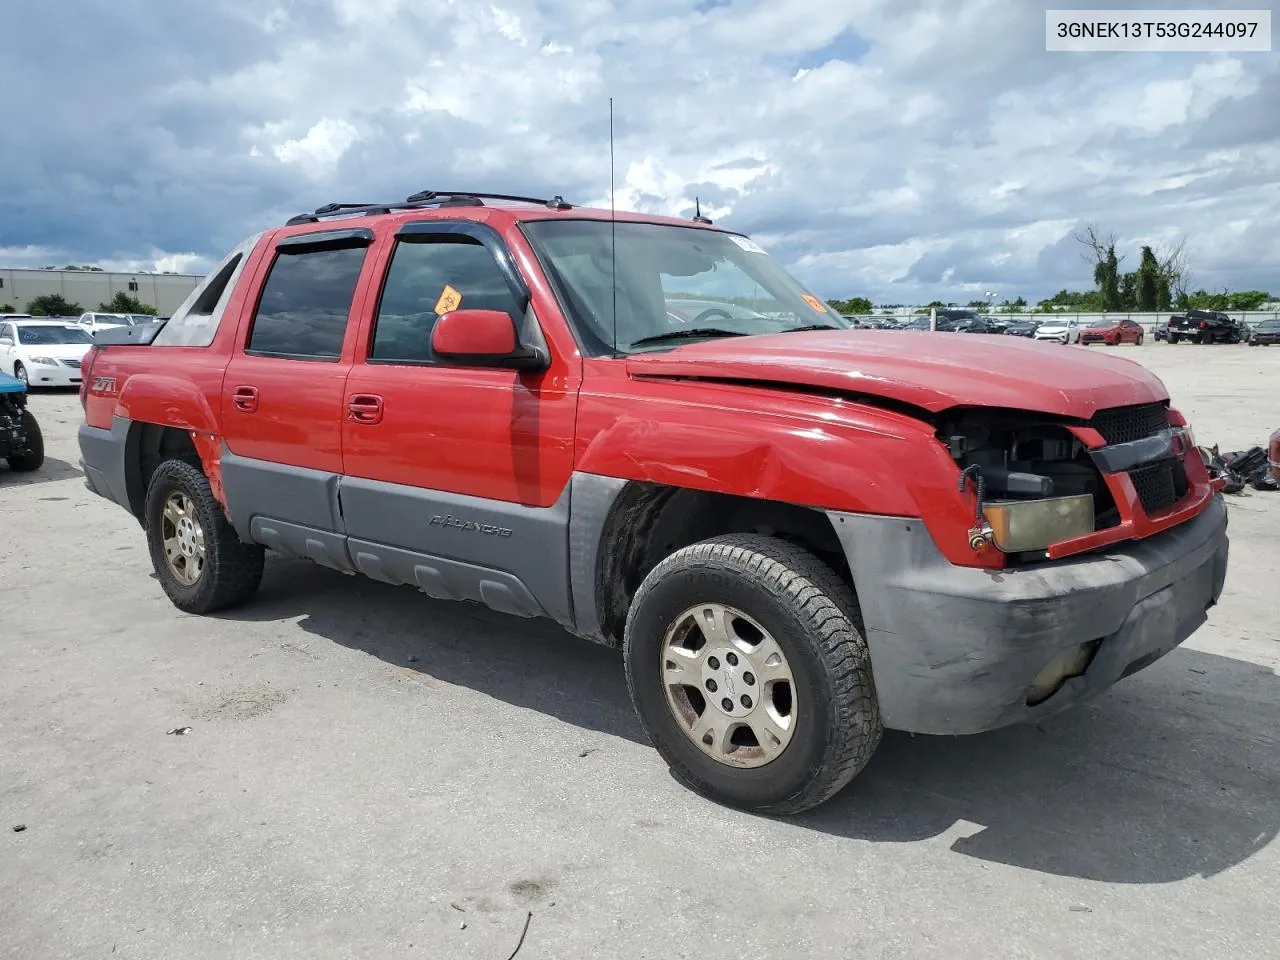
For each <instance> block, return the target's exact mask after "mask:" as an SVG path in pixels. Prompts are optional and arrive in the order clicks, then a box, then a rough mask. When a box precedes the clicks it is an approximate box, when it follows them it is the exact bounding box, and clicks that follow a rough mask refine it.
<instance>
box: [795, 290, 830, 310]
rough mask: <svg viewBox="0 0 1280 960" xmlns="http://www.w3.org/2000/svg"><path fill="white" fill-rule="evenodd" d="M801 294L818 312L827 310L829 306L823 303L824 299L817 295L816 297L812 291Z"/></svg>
mask: <svg viewBox="0 0 1280 960" xmlns="http://www.w3.org/2000/svg"><path fill="white" fill-rule="evenodd" d="M800 296H802V297H804V302H805V303H807V304H808V305H809V306H811V307H813V309H814V310H816V311H818V313H826V312H827V308H826V307H825V306H824V305H823V303H822V301H821V300H819V299H818V298H817V297H815V296H814V295H813V294H812V293H802V294H800Z"/></svg>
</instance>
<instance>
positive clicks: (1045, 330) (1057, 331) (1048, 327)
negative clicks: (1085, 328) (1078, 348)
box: [1035, 320, 1080, 343]
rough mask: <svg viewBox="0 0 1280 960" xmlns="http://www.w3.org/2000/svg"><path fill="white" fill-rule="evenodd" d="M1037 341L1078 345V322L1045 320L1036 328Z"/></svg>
mask: <svg viewBox="0 0 1280 960" xmlns="http://www.w3.org/2000/svg"><path fill="white" fill-rule="evenodd" d="M1035 338H1036V339H1037V340H1053V341H1055V342H1057V343H1079V342H1080V321H1079V320H1046V321H1045V322H1044V323H1042V324H1040V326H1038V327H1036V332H1035Z"/></svg>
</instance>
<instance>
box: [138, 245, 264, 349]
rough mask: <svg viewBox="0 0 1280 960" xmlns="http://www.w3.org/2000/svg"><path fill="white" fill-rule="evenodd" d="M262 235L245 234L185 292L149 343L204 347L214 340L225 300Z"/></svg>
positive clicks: (225, 307)
mask: <svg viewBox="0 0 1280 960" xmlns="http://www.w3.org/2000/svg"><path fill="white" fill-rule="evenodd" d="M261 236H262V234H261V233H256V234H254V235H253V236H251V237H247V238H246V239H245V240H243V241H241V243H240V244H239V246H237V247H236V248H235V249H233V250H231V251H230V252H229V253H228V254H227V255H226V256H225V257H223V258H222V262H221V263H219V264H218V265H217V266H216V267H214V269H213V270H212V271H210V272H209V275H208V276H206V277H205V279H204V280H203V281H202V282H201V283H199V284H198V285H197V286H196V288H195V289H194V290H192V291H191V292H190V293H189V294H188V295H187V298H186V299H185V300H184V301H183V302H182V304H181V306H179V307H178V309H177V310H175V311H174V312H173V316H172V317H171V318H170V319H169V320H168V321H167V322H166V323H165V325H164V329H162V330H161V331H160V332H159V333H158V334H156V338H155V340H153V341H152V343H153V344H155V345H166V344H167V345H169V346H181V347H207V346H209V344H211V343H213V338H214V335H215V334H217V332H218V325H219V324H220V323H221V322H222V317H223V314H224V313H225V312H226V309H227V302H228V301H229V300H230V299H231V294H232V293H233V292H234V290H235V288H236V283H237V282H238V281H239V279H240V274H241V273H243V272H244V267H245V263H246V262H247V261H248V259H249V254H250V253H251V252H252V251H253V248H254V246H255V245H256V244H257V242H258V238H259V237H261Z"/></svg>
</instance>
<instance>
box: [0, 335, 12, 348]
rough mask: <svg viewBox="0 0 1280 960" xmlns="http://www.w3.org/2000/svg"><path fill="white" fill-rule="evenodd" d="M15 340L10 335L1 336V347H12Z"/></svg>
mask: <svg viewBox="0 0 1280 960" xmlns="http://www.w3.org/2000/svg"><path fill="white" fill-rule="evenodd" d="M12 346H13V341H12V340H10V339H9V338H8V337H0V347H12Z"/></svg>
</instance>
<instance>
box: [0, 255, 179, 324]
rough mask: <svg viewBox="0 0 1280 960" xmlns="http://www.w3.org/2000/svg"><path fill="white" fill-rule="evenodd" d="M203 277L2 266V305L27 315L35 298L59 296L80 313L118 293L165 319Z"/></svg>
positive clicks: (0, 282)
mask: <svg viewBox="0 0 1280 960" xmlns="http://www.w3.org/2000/svg"><path fill="white" fill-rule="evenodd" d="M203 279H204V277H202V276H195V275H194V274H187V273H109V272H107V271H105V270H9V269H5V268H3V267H0V305H3V304H9V305H11V306H12V307H13V309H14V312H16V313H26V312H27V304H28V303H30V302H31V301H32V300H33V299H35V298H36V297H43V296H47V295H49V294H60V295H61V296H63V297H65V298H66V299H67V300H68V301H70V302H71V303H72V304H79V305H80V308H79V309H78V310H76V311H74V312H75V313H79V312H80V311H81V310H97V309H98V304H100V303H106V302H107V301H109V300H110V299H111V298H112V297H114V296H115V295H116V294H117V293H125V294H127V295H129V296H131V297H136V298H137V299H138V300H140V301H141V302H143V303H146V304H150V305H151V306H153V307H155V308H156V310H157V311H159V313H160V316H162V317H166V316H168V315H169V314H171V313H173V311H174V310H176V309H178V305H179V304H181V303H182V301H183V300H185V299H186V298H187V294H189V293H190V292H191V291H192V290H193V289H194V288H195V287H196V285H197V284H199V283H200V281H201V280H203Z"/></svg>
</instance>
